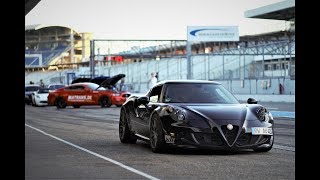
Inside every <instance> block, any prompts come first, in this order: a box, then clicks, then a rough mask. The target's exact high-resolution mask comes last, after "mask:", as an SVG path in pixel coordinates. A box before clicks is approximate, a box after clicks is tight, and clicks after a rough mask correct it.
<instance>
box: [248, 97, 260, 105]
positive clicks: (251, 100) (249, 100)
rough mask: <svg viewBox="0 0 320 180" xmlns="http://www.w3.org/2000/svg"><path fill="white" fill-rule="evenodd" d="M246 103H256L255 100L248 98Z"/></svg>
mask: <svg viewBox="0 0 320 180" xmlns="http://www.w3.org/2000/svg"><path fill="white" fill-rule="evenodd" d="M247 103H248V104H257V103H258V101H257V100H256V99H254V98H248V100H247Z"/></svg>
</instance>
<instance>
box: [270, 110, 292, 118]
mask: <svg viewBox="0 0 320 180" xmlns="http://www.w3.org/2000/svg"><path fill="white" fill-rule="evenodd" d="M270 112H271V114H272V116H273V117H286V118H293V119H294V118H295V117H296V116H295V114H296V113H295V112H289V111H270Z"/></svg>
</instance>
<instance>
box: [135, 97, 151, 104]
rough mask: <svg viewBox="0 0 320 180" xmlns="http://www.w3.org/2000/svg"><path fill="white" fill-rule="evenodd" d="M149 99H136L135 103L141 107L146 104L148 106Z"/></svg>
mask: <svg viewBox="0 0 320 180" xmlns="http://www.w3.org/2000/svg"><path fill="white" fill-rule="evenodd" d="M149 101H150V100H149V97H147V96H142V97H139V98H138V99H137V103H138V104H143V105H146V104H148V103H149Z"/></svg>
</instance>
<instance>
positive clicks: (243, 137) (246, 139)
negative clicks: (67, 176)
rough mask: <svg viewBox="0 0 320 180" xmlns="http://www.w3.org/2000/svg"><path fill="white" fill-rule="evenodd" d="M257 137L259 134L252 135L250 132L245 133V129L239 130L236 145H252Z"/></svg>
mask: <svg viewBox="0 0 320 180" xmlns="http://www.w3.org/2000/svg"><path fill="white" fill-rule="evenodd" d="M258 139H259V135H252V134H251V133H245V131H241V133H240V135H239V137H238V139H237V141H236V144H237V145H238V146H246V145H253V144H255V143H256V142H257V141H258Z"/></svg>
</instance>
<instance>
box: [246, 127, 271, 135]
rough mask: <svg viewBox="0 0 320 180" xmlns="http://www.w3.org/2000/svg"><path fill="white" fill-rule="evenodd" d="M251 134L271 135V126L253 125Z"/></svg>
mask: <svg viewBox="0 0 320 180" xmlns="http://www.w3.org/2000/svg"><path fill="white" fill-rule="evenodd" d="M251 130H252V135H273V132H272V128H266V127H253V128H252V129H251Z"/></svg>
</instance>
